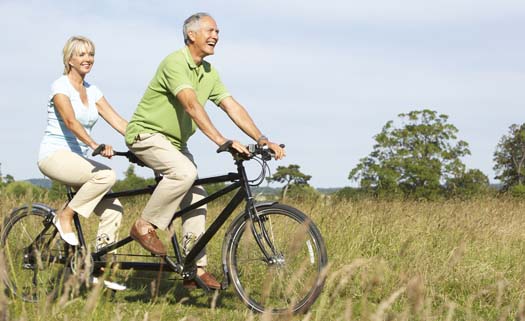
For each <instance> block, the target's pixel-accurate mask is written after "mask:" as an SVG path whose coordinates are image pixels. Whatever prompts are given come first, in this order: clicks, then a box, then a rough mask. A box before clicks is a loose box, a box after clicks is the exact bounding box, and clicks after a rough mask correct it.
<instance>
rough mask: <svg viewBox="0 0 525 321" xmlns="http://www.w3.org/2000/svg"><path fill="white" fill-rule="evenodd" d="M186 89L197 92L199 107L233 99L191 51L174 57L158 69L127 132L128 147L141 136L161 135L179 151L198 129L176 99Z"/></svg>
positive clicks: (207, 64)
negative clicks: (194, 58)
mask: <svg viewBox="0 0 525 321" xmlns="http://www.w3.org/2000/svg"><path fill="white" fill-rule="evenodd" d="M185 88H191V89H193V90H194V91H195V94H196V96H197V99H198V101H199V103H200V104H201V105H202V106H204V105H205V103H206V101H207V100H210V101H212V102H213V103H215V104H216V105H219V103H220V102H221V100H223V99H224V98H226V97H228V96H231V95H230V93H228V91H227V90H226V87H225V86H224V85H223V84H222V82H221V80H220V78H219V74H218V73H217V71H216V70H215V69H214V68H213V67H212V66H211V65H210V64H209V63H208V62H206V61H203V62H202V64H201V65H200V66H197V65H196V64H195V62H194V61H193V58H192V57H191V54H190V51H189V49H188V47H184V48H182V49H180V50H178V51H175V52H173V53H171V54H170V55H169V56H167V57H166V58H165V59H164V60H163V61H162V62H161V63H160V65H159V67H158V69H157V72H156V73H155V76H154V77H153V79H152V80H151V82H150V83H149V85H148V88H147V89H146V92H145V93H144V96H143V97H142V100H141V101H140V103H139V105H138V107H137V109H136V110H135V113H134V114H133V117H132V118H131V121H130V122H129V124H128V127H127V129H126V144H128V145H131V144H132V143H133V142H134V141H135V138H136V137H137V135H138V134H143V133H162V134H164V136H166V137H167V138H168V139H169V140H170V141H171V143H172V144H173V145H174V146H175V147H177V148H178V149H179V150H180V149H182V148H186V143H187V141H188V139H189V138H190V136H191V135H193V133H195V129H196V125H195V122H194V121H193V119H191V117H190V115H188V114H187V113H186V112H185V111H184V107H183V106H182V105H181V104H180V102H179V100H178V99H177V94H178V93H179V92H180V91H181V90H182V89H185Z"/></svg>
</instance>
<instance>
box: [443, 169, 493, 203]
mask: <svg viewBox="0 0 525 321" xmlns="http://www.w3.org/2000/svg"><path fill="white" fill-rule="evenodd" d="M446 188H447V193H448V195H449V196H459V197H472V196H476V195H483V194H486V193H488V191H489V189H490V184H489V178H488V177H487V175H485V174H484V173H483V172H482V171H480V170H479V169H470V170H468V171H466V172H465V173H463V175H458V176H456V177H452V178H449V179H448V180H447V182H446Z"/></svg>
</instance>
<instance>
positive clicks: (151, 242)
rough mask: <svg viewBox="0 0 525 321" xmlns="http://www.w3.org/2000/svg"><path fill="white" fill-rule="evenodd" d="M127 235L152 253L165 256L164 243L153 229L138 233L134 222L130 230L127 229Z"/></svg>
mask: <svg viewBox="0 0 525 321" xmlns="http://www.w3.org/2000/svg"><path fill="white" fill-rule="evenodd" d="M129 236H131V238H132V239H134V240H135V241H137V242H139V244H140V245H141V246H142V247H143V248H145V249H146V250H148V251H150V252H151V253H153V254H156V255H160V256H165V255H166V253H167V252H166V248H165V247H164V244H162V242H161V241H160V240H159V237H158V236H157V233H156V232H155V230H153V229H151V230H149V231H148V233H146V234H143V235H140V234H139V231H138V230H137V228H136V227H135V224H133V227H131V231H129Z"/></svg>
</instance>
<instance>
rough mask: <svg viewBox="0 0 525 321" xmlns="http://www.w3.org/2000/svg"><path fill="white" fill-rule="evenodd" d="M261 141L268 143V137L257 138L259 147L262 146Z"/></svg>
mask: <svg viewBox="0 0 525 321" xmlns="http://www.w3.org/2000/svg"><path fill="white" fill-rule="evenodd" d="M261 141H266V142H268V141H269V140H268V137H266V136H265V135H261V136H259V138H257V145H261Z"/></svg>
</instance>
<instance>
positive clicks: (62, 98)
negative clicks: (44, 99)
mask: <svg viewBox="0 0 525 321" xmlns="http://www.w3.org/2000/svg"><path fill="white" fill-rule="evenodd" d="M53 103H54V104H55V109H56V110H57V111H58V113H59V114H60V116H61V117H62V119H63V120H64V124H65V125H66V127H67V129H69V130H70V131H71V132H72V133H73V134H74V135H75V136H76V137H77V138H78V139H80V141H82V142H83V143H84V144H86V145H88V146H89V147H90V148H91V149H96V148H97V146H98V144H97V143H96V142H95V141H94V140H93V138H91V136H89V134H88V133H87V132H86V130H85V128H84V126H82V124H81V123H80V122H79V121H78V120H77V118H76V116H75V111H74V110H73V106H72V105H71V101H70V100H69V97H67V96H66V95H64V94H56V95H55V96H54V97H53Z"/></svg>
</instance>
